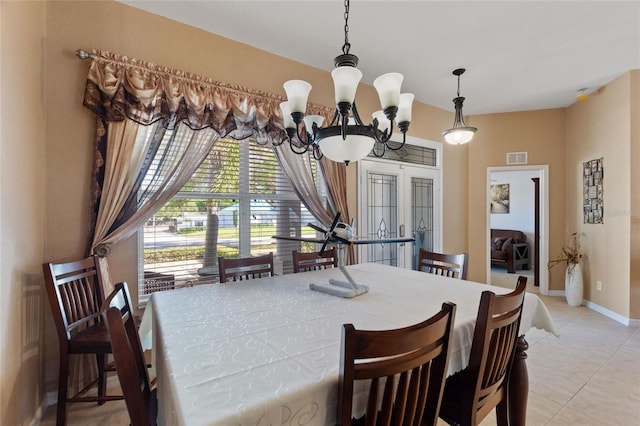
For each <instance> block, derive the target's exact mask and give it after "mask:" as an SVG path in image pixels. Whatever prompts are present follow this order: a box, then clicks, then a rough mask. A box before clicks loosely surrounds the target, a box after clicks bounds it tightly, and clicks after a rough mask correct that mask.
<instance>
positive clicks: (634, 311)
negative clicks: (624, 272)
mask: <svg viewBox="0 0 640 426" xmlns="http://www.w3.org/2000/svg"><path fill="white" fill-rule="evenodd" d="M630 130H631V132H630V133H631V150H630V151H631V155H630V159H631V225H630V226H631V249H630V250H629V255H630V259H629V260H630V262H631V265H630V283H629V285H630V291H629V299H630V300H629V316H630V318H635V319H638V318H640V70H634V71H632V72H631V129H630Z"/></svg>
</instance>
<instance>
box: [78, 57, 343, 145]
mask: <svg viewBox="0 0 640 426" xmlns="http://www.w3.org/2000/svg"><path fill="white" fill-rule="evenodd" d="M93 55H94V58H93V61H92V63H91V67H90V69H89V74H88V77H87V85H86V90H85V97H84V105H85V106H86V107H87V108H89V109H90V110H91V111H93V112H94V113H95V114H96V115H97V116H98V117H100V118H102V119H104V120H106V121H122V120H124V119H125V118H128V119H130V120H133V121H135V122H137V123H140V124H142V125H150V124H153V123H155V122H158V121H160V120H161V121H162V126H163V127H164V128H166V129H173V128H174V127H175V126H176V125H177V124H178V123H181V122H182V123H184V124H186V125H187V126H189V127H190V128H191V129H193V130H199V129H204V128H207V127H210V128H212V129H214V130H215V131H216V132H217V133H218V134H219V136H220V137H225V136H229V137H232V138H235V139H245V138H247V137H249V136H251V135H255V136H256V138H257V139H258V142H259V143H266V142H268V141H270V142H272V143H274V144H278V143H280V142H282V141H283V140H284V139H285V138H286V135H285V133H284V130H283V124H282V112H281V111H280V102H282V101H284V100H285V99H284V98H283V97H281V96H278V95H274V94H271V93H267V92H262V91H258V90H252V89H248V88H245V87H241V86H234V85H230V84H226V83H220V82H216V81H213V80H211V79H209V78H206V77H201V76H198V75H195V74H191V73H188V72H184V71H177V70H173V69H170V68H167V67H163V66H159V65H156V64H153V63H151V62H146V61H141V60H137V59H133V58H128V57H126V56H122V55H119V54H115V53H110V52H106V51H100V50H94V51H93ZM307 112H308V113H309V114H318V115H322V116H325V117H326V118H327V119H330V118H331V116H332V109H331V108H328V107H324V106H321V105H313V104H310V105H309V106H308V111H307Z"/></svg>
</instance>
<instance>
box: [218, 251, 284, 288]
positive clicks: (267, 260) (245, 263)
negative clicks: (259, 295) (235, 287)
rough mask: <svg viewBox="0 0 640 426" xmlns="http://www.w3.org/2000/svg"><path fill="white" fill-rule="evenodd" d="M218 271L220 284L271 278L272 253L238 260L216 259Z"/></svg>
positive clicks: (272, 273)
mask: <svg viewBox="0 0 640 426" xmlns="http://www.w3.org/2000/svg"><path fill="white" fill-rule="evenodd" d="M218 271H219V274H220V282H221V283H226V282H227V281H228V280H231V281H245V280H250V279H255V278H262V277H264V276H268V277H272V276H273V275H274V272H273V253H269V254H265V255H262V256H256V257H243V258H240V259H231V258H224V257H222V256H220V257H218Z"/></svg>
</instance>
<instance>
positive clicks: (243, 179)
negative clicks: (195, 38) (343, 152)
mask: <svg viewBox="0 0 640 426" xmlns="http://www.w3.org/2000/svg"><path fill="white" fill-rule="evenodd" d="M167 133H170V132H167ZM167 137H170V136H167ZM312 164H313V166H314V167H315V162H312ZM314 172H315V170H314ZM314 221H315V220H314V218H313V216H312V215H311V214H310V213H309V212H308V211H307V209H306V208H305V207H304V205H303V204H302V203H301V202H300V200H299V199H298V196H297V195H296V193H295V191H294V190H293V188H292V186H291V184H290V182H289V180H288V178H287V176H285V175H284V173H283V172H282V170H281V168H280V166H279V163H278V160H277V158H276V156H275V154H274V153H273V148H272V146H271V144H266V145H259V144H258V143H257V142H256V141H255V140H253V139H246V140H242V141H238V140H234V139H221V140H219V141H218V142H217V143H216V144H215V146H214V149H213V150H212V151H211V152H210V153H209V155H208V156H207V158H206V159H205V161H204V162H203V163H202V165H201V166H200V167H199V168H198V170H197V171H196V173H194V175H193V176H192V178H191V179H190V180H189V182H187V183H186V184H185V185H184V186H183V188H182V189H181V190H180V192H178V193H177V194H176V195H175V196H174V197H173V199H171V200H170V201H169V202H168V203H166V204H165V205H164V207H163V208H162V209H160V210H159V211H158V212H157V213H156V214H155V215H154V216H153V217H152V218H151V219H149V221H148V222H147V223H146V224H145V226H144V230H143V232H140V235H141V244H140V247H141V250H140V268H139V271H140V279H139V282H140V286H139V301H140V303H142V304H144V303H145V302H146V300H147V299H148V298H149V295H150V294H151V293H152V292H154V291H161V290H169V289H173V288H176V287H182V286H190V285H196V284H201V283H210V282H217V271H218V265H217V257H218V256H223V257H247V256H256V255H261V254H266V253H268V252H273V253H274V256H275V264H276V265H275V266H276V273H289V272H292V270H293V266H292V261H291V251H292V250H301V249H302V250H307V251H310V250H313V249H314V247H305V243H300V242H296V241H282V240H275V239H273V238H271V237H272V236H273V235H293V236H300V235H306V236H315V233H314V231H313V230H312V229H311V228H309V227H307V226H306V224H307V223H309V222H314ZM309 246H312V244H309Z"/></svg>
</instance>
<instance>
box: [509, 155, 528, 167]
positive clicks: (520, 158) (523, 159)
mask: <svg viewBox="0 0 640 426" xmlns="http://www.w3.org/2000/svg"><path fill="white" fill-rule="evenodd" d="M507 164H508V165H513V164H527V153H526V152H507Z"/></svg>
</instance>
